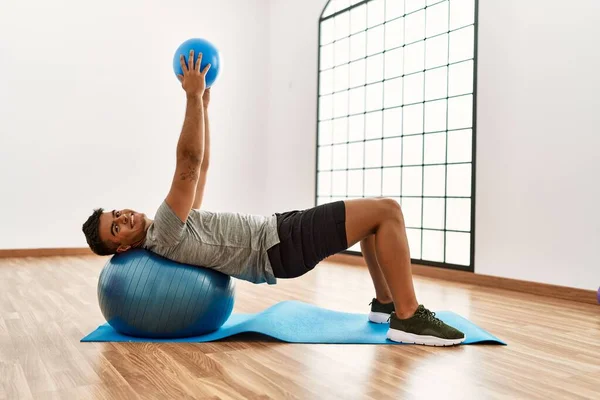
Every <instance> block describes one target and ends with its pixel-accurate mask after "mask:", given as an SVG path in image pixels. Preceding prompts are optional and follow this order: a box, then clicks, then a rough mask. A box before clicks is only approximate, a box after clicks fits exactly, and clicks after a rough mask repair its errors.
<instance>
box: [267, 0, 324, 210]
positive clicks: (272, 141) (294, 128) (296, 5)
mask: <svg viewBox="0 0 600 400" xmlns="http://www.w3.org/2000/svg"><path fill="white" fill-rule="evenodd" d="M325 4H327V0H308V1H296V0H271V7H270V33H271V34H270V59H269V61H270V62H269V65H270V68H271V70H270V73H269V77H270V82H269V85H270V91H269V96H268V97H269V108H268V112H269V129H268V140H267V146H268V149H269V150H268V152H269V160H268V170H267V174H266V176H267V182H266V184H267V193H268V196H267V199H266V200H265V201H266V204H268V205H269V207H271V209H273V210H274V211H280V210H282V211H287V210H291V209H303V208H308V207H313V206H314V205H315V168H316V143H317V78H318V74H317V69H318V61H317V60H318V54H319V47H318V46H319V17H320V15H321V11H322V10H323V8H324V7H325Z"/></svg>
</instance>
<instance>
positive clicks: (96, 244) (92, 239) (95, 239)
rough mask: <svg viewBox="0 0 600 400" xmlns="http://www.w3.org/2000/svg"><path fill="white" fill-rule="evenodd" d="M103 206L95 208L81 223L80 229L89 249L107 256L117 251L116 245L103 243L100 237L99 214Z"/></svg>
mask: <svg viewBox="0 0 600 400" xmlns="http://www.w3.org/2000/svg"><path fill="white" fill-rule="evenodd" d="M103 211H104V209H103V208H97V209H95V210H94V213H93V214H92V215H90V217H89V218H88V219H87V221H85V223H84V224H83V227H82V230H83V233H84V235H85V239H86V240H87V243H88V245H89V246H90V249H92V251H93V252H94V253H96V254H98V255H99V256H109V255H111V254H115V253H116V252H117V247H115V246H112V243H105V242H103V241H102V239H100V216H101V215H102V212H103Z"/></svg>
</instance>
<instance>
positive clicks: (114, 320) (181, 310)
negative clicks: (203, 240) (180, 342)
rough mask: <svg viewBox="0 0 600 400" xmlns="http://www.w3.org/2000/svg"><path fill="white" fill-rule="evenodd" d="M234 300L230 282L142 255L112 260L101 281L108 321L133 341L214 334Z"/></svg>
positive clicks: (130, 253) (135, 253) (219, 275)
mask: <svg viewBox="0 0 600 400" xmlns="http://www.w3.org/2000/svg"><path fill="white" fill-rule="evenodd" d="M234 298H235V281H234V280H233V279H232V278H231V277H230V276H228V275H225V274H222V273H220V272H218V271H215V270H212V269H208V268H201V267H194V266H191V265H185V264H180V263H177V262H175V261H171V260H168V259H166V258H164V257H161V256H159V255H157V254H155V253H152V252H149V251H147V250H142V249H135V250H129V251H127V252H125V253H121V254H117V255H114V256H113V257H112V258H111V259H110V260H109V261H108V262H107V263H106V265H105V266H104V268H103V269H102V272H101V273H100V279H99V281H98V302H99V304H100V310H101V311H102V314H103V315H104V318H106V321H107V322H108V323H109V324H110V325H111V326H112V327H113V328H114V329H115V330H116V331H117V332H120V333H122V334H125V335H129V336H137V337H145V338H181V337H190V336H198V335H202V334H205V333H209V332H213V331H216V330H217V329H219V328H220V327H221V326H222V325H223V324H224V323H225V321H226V320H227V319H228V318H229V316H230V315H231V311H232V310H233V303H234Z"/></svg>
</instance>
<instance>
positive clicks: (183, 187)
mask: <svg viewBox="0 0 600 400" xmlns="http://www.w3.org/2000/svg"><path fill="white" fill-rule="evenodd" d="M201 61H202V55H201V54H200V55H199V56H198V60H197V62H196V65H194V53H193V51H190V55H189V66H188V65H186V63H185V59H184V58H183V56H182V57H181V67H182V70H183V75H180V76H179V79H180V80H181V83H182V87H183V89H184V90H185V92H186V97H187V104H186V112H185V120H184V122H183V128H182V130H181V135H180V137H179V142H178V143H177V165H176V167H175V175H174V177H173V182H172V183H171V189H170V191H169V194H168V195H167V198H166V199H165V200H166V203H167V204H168V205H169V207H171V209H172V210H173V212H174V213H175V214H176V215H177V217H179V219H180V220H181V221H182V222H185V221H186V220H187V217H188V215H189V213H190V210H191V208H192V205H193V203H194V196H195V192H196V188H197V185H198V180H199V174H200V172H199V170H200V168H201V165H202V161H203V159H204V102H203V100H202V98H203V94H204V92H205V87H206V83H205V77H206V72H207V71H208V69H209V68H210V65H207V66H206V68H205V69H204V70H203V71H200V65H201Z"/></svg>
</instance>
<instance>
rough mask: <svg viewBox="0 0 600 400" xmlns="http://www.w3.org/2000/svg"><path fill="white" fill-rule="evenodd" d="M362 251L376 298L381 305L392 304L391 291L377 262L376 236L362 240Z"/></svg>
mask: <svg viewBox="0 0 600 400" xmlns="http://www.w3.org/2000/svg"><path fill="white" fill-rule="evenodd" d="M360 250H361V251H362V254H363V258H364V259H365V261H366V263H367V266H368V267H369V274H371V279H372V280H373V286H375V298H376V299H377V301H379V302H380V303H383V304H385V303H390V302H391V301H392V294H391V293H390V289H389V288H388V285H387V282H386V281H385V278H384V276H383V272H382V271H381V267H380V266H379V261H377V253H376V251H375V235H369V236H367V237H366V238H364V239H363V240H361V241H360Z"/></svg>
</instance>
